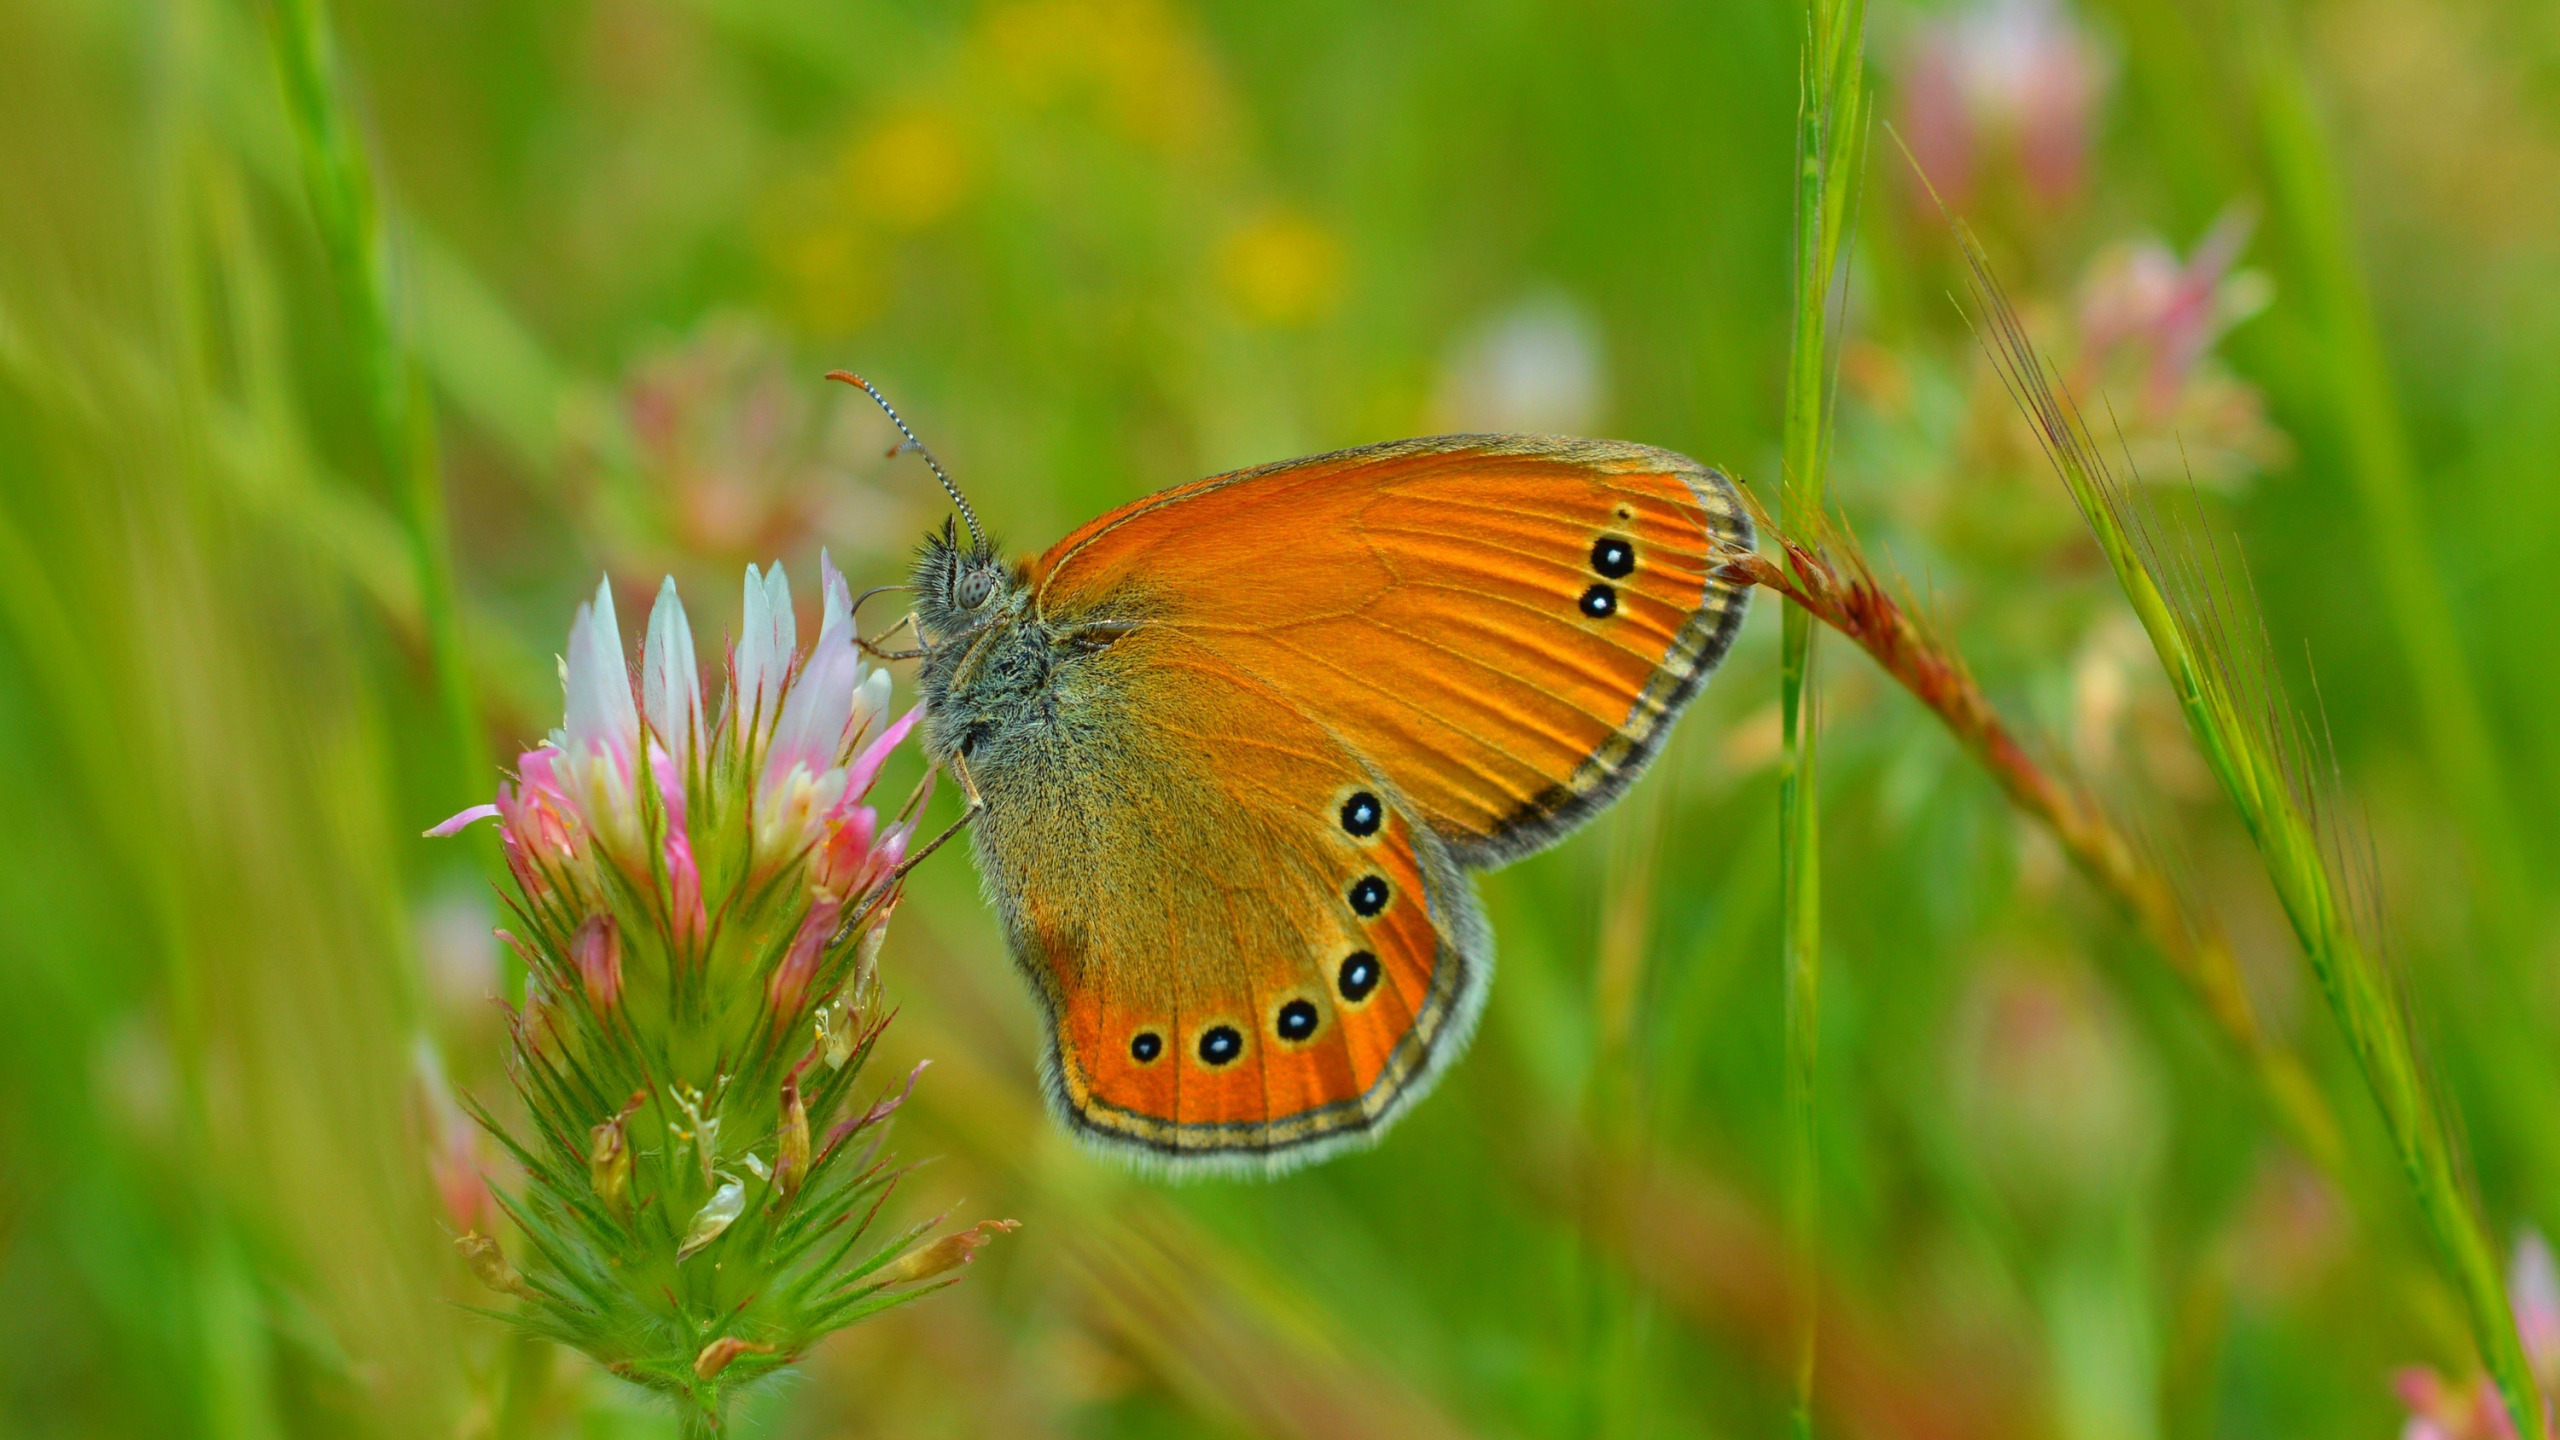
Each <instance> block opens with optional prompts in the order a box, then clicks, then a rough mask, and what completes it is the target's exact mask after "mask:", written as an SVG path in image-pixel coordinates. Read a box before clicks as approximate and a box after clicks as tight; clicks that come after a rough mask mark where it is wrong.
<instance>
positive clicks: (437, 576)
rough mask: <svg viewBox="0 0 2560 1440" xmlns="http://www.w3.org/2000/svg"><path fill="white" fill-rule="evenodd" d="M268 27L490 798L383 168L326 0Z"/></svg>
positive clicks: (456, 766) (387, 463)
mask: <svg viewBox="0 0 2560 1440" xmlns="http://www.w3.org/2000/svg"><path fill="white" fill-rule="evenodd" d="M273 7H274V8H273V10H272V11H271V13H270V21H271V23H270V25H269V27H268V28H269V34H270V37H271V38H272V40H273V43H274V47H275V54H276V68H277V74H278V78H279V80H280V82H281V84H282V88H283V97H284V108H285V111H286V114H287V115H288V116H289V117H290V118H291V120H292V123H293V128H294V135H295V138H296V140H297V141H298V142H299V148H300V151H301V156H302V170H303V180H304V184H305V188H306V190H307V191H308V193H309V196H310V202H311V214H312V221H313V224H314V226H315V228H316V229H317V230H318V232H319V237H320V244H321V248H322V250H323V251H324V252H325V253H326V254H327V256H328V261H329V271H330V276H331V278H332V280H333V281H334V282H335V284H336V287H337V291H338V308H339V311H340V313H341V315H342V317H343V318H344V320H345V323H346V325H347V329H348V334H349V336H350V337H351V340H352V344H353V349H354V350H355V354H356V362H357V363H358V364H359V365H361V366H363V367H364V381H365V385H364V389H365V399H366V406H367V410H368V415H367V418H368V420H369V421H370V423H371V425H372V428H373V432H374V439H375V443H376V445H377V446H378V448H379V450H380V452H381V456H382V464H383V468H384V472H385V474H386V475H388V476H389V478H390V482H391V489H392V491H393V494H394V496H395V498H396V500H397V504H398V507H399V512H400V518H401V521H402V529H403V532H404V538H405V539H406V541H407V550H408V559H409V565H410V568H411V569H412V570H413V571H414V572H415V574H416V577H417V589H418V608H419V616H420V619H421V620H422V621H423V628H424V630H425V632H426V640H427V656H428V663H429V668H430V670H431V672H432V674H433V681H434V685H435V691H436V700H437V705H438V708H439V709H440V710H441V711H442V712H443V716H444V725H445V728H446V731H447V734H448V737H449V744H450V748H451V754H450V756H449V757H448V763H449V769H448V771H447V775H446V782H445V784H444V785H443V786H442V787H439V788H440V790H441V791H442V792H443V794H442V798H443V799H444V800H446V801H450V802H455V803H459V802H462V801H465V800H469V799H477V798H481V797H482V796H483V795H484V794H485V792H486V791H487V788H488V786H487V775H486V772H487V770H488V756H487V751H486V746H485V743H484V741H483V739H482V736H481V733H480V722H479V707H478V705H477V704H476V702H475V701H474V699H473V696H472V686H471V670H470V664H469V659H468V656H467V653H466V652H465V650H464V648H463V638H462V609H461V604H460V601H459V599H458V595H457V591H456V588H455V585H454V578H453V557H452V549H451V546H450V544H449V541H448V537H447V533H446V521H445V508H444V484H443V476H442V471H441V467H440V466H439V464H438V460H437V454H436V429H435V411H434V407H433V404H432V403H431V401H430V399H429V397H428V394H427V390H426V384H425V381H424V379H423V378H422V377H421V375H420V373H419V370H418V367H417V363H416V360H415V358H414V357H413V355H412V354H411V352H410V347H409V345H408V344H407V342H406V340H405V338H404V337H403V335H402V333H401V330H400V326H399V324H398V321H397V316H396V315H395V313H394V311H393V308H392V304H391V287H390V281H389V263H388V248H389V247H388V241H387V236H386V227H385V225H384V222H383V217H382V206H381V202H380V197H379V195H378V193H377V191H376V189H375V185H374V174H373V167H372V164H371V162H370V161H369V159H368V158H367V157H366V155H365V152H364V148H363V146H362V145H361V144H359V143H358V141H357V138H356V135H355V129H354V126H353V124H352V123H351V122H350V120H349V118H348V114H347V105H346V101H345V97H344V94H343V91H342V87H341V86H340V84H339V79H338V55H337V43H336V39H335V37H334V35H333V34H332V32H331V29H330V24H329V16H328V12H327V10H326V9H324V8H323V5H322V0H273Z"/></svg>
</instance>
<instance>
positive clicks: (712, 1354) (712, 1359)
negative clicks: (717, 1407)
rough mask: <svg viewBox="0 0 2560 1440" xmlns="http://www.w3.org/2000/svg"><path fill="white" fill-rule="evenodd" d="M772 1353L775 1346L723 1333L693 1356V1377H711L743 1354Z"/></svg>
mask: <svg viewBox="0 0 2560 1440" xmlns="http://www.w3.org/2000/svg"><path fill="white" fill-rule="evenodd" d="M772 1353H773V1347H772V1346H770V1345H762V1344H758V1343H757V1342H755V1341H753V1340H741V1339H739V1338H738V1337H737V1336H735V1335H723V1336H721V1337H720V1338H719V1339H717V1340H714V1341H712V1342H711V1343H710V1344H708V1345H705V1346H703V1347H702V1353H701V1354H699V1355H696V1356H694V1357H693V1378H694V1379H696V1380H708V1379H711V1378H712V1377H713V1376H716V1375H718V1374H719V1373H720V1372H721V1371H723V1370H726V1369H728V1368H729V1362H730V1361H732V1360H735V1359H737V1358H738V1357H739V1356H741V1355H770V1354H772Z"/></svg>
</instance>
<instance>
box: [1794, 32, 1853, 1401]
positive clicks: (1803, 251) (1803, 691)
mask: <svg viewBox="0 0 2560 1440" xmlns="http://www.w3.org/2000/svg"><path fill="white" fill-rule="evenodd" d="M1804 24H1805V30H1804V44H1803V49H1802V52H1801V58H1800V59H1799V61H1798V75H1797V86H1798V91H1799V95H1798V99H1797V119H1796V194H1795V206H1796V220H1795V326H1794V329H1793V332H1792V334H1791V335H1790V337H1789V341H1788V363H1787V396H1786V419H1785V422H1784V426H1783V432H1782V433H1783V444H1784V447H1785V467H1786V468H1785V470H1784V472H1783V473H1782V474H1781V476H1780V478H1779V486H1778V497H1779V498H1778V504H1779V511H1780V514H1781V515H1782V516H1783V517H1785V519H1786V520H1787V521H1789V522H1794V523H1801V522H1803V521H1804V520H1806V519H1807V518H1808V517H1811V516H1817V515H1820V514H1821V513H1822V512H1823V505H1824V500H1823V480H1824V464H1825V461H1826V459H1827V451H1828V448H1829V437H1830V429H1831V394H1832V385H1831V372H1832V366H1833V363H1834V343H1833V342H1834V335H1833V328H1834V321H1833V297H1834V295H1835V293H1836V292H1838V291H1839V290H1840V289H1841V288H1842V287H1843V286H1845V285H1846V284H1847V279H1848V277H1847V273H1846V264H1845V261H1846V259H1847V252H1846V250H1845V249H1844V242H1845V241H1846V239H1847V238H1848V236H1849V235H1850V233H1851V231H1852V228H1853V226H1854V217H1855V214H1856V210H1857V199H1858V193H1859V187H1860V185H1861V184H1862V183H1863V181H1864V179H1865V169H1866V163H1865V162H1866V139H1867V130H1868V123H1869V121H1868V113H1867V101H1866V93H1867V91H1866V68H1867V48H1866V47H1867V22H1866V6H1865V4H1864V3H1863V0H1817V3H1815V4H1813V5H1811V6H1809V7H1808V8H1807V9H1806V12H1805V21H1804ZM1781 623H1782V625H1783V627H1784V629H1783V634H1782V638H1781V640H1780V645H1781V652H1780V657H1779V661H1778V704H1779V716H1780V719H1779V723H1780V725H1781V727H1782V729H1783V734H1784V742H1783V743H1784V745H1785V747H1786V758H1785V760H1784V762H1783V769H1782V771H1781V773H1780V778H1779V782H1778V835H1779V839H1778V846H1779V861H1778V871H1779V885H1780V893H1781V899H1780V901H1779V910H1780V913H1781V915H1782V916H1783V917H1784V918H1783V921H1782V926H1781V939H1780V942H1779V945H1780V953H1781V963H1782V964H1783V965H1784V967H1785V974H1786V1001H1785V1004H1786V1021H1785V1023H1786V1037H1787V1039H1786V1075H1785V1080H1784V1082H1783V1093H1784V1097H1785V1098H1784V1101H1783V1104H1784V1106H1785V1113H1786V1116H1787V1132H1788V1142H1787V1143H1788V1160H1787V1233H1788V1244H1789V1246H1790V1248H1791V1249H1792V1250H1793V1252H1794V1254H1795V1257H1796V1258H1795V1273H1794V1283H1793V1285H1792V1287H1791V1289H1792V1291H1793V1294H1794V1296H1795V1306H1796V1314H1795V1317H1794V1325H1795V1334H1796V1341H1795V1343H1796V1356H1795V1429H1796V1434H1797V1435H1798V1436H1799V1437H1809V1436H1810V1435H1811V1434H1812V1433H1813V1385H1814V1366H1815V1363H1816V1353H1815V1352H1816V1342H1817V1339H1818V1337H1819V1335H1820V1328H1821V1321H1820V1312H1819V1298H1818V1297H1819V1293H1820V1292H1819V1288H1818V1286H1817V1285H1816V1284H1815V1282H1814V1276H1815V1274H1816V1264H1815V1261H1814V1258H1813V1257H1814V1254H1815V1252H1816V1249H1817V1248H1818V1247H1819V1245H1820V1243H1821V1193H1822V1192H1821V1180H1820V1176H1819V1174H1818V1173H1817V1168H1816V1167H1817V1160H1816V1157H1817V1156H1818V1155H1819V1153H1820V1137H1819V1135H1818V1133H1817V1130H1816V1127H1817V1125H1818V1124H1819V1123H1820V1113H1821V1112H1820V1109H1819V1107H1818V1106H1817V1104H1816V1101H1815V1088H1816V1083H1817V1078H1818V1067H1819V1061H1820V1056H1819V1049H1820V1039H1821V1024H1822V1019H1821V1017H1822V782H1821V772H1820V768H1819V759H1820V755H1821V727H1822V707H1821V702H1820V699H1819V696H1818V694H1817V693H1816V690H1815V684H1816V672H1815V664H1814V656H1815V648H1814V640H1815V638H1816V636H1818V635H1819V634H1820V632H1819V631H1817V630H1815V629H1814V628H1813V619H1812V617H1811V616H1810V615H1809V614H1807V613H1806V612H1805V611H1803V610H1802V609H1800V608H1798V607H1795V606H1790V607H1788V609H1787V613H1786V617H1785V619H1784V620H1783V621H1782V622H1781Z"/></svg>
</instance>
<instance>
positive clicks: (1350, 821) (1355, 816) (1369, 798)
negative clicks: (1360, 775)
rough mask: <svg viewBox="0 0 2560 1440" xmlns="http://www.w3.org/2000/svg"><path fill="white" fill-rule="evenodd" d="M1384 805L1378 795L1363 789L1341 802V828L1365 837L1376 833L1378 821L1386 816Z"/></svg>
mask: <svg viewBox="0 0 2560 1440" xmlns="http://www.w3.org/2000/svg"><path fill="white" fill-rule="evenodd" d="M1386 815H1387V811H1386V807H1385V806H1383V805H1380V804H1379V803H1378V797H1377V796H1375V795H1372V794H1370V793H1369V792H1368V791H1366V790H1363V791H1360V792H1359V793H1357V794H1355V795H1353V796H1352V797H1351V798H1350V799H1348V800H1345V801H1343V802H1342V828H1343V829H1344V830H1347V831H1349V832H1350V833H1351V834H1354V835H1358V836H1361V837H1363V838H1366V837H1368V836H1371V835H1375V834H1377V833H1378V823H1379V822H1380V821H1382V820H1384V819H1385V818H1386Z"/></svg>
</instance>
